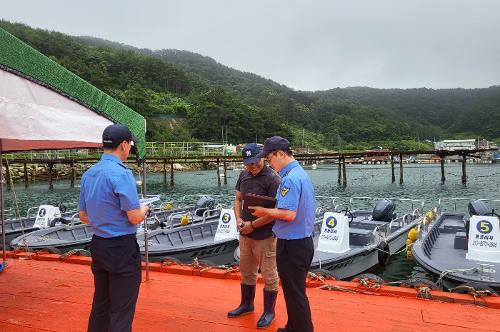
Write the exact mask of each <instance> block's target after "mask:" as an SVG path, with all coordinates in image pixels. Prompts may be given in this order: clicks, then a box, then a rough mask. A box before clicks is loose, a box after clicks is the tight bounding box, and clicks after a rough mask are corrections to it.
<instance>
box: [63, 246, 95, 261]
mask: <svg viewBox="0 0 500 332" xmlns="http://www.w3.org/2000/svg"><path fill="white" fill-rule="evenodd" d="M81 252H84V253H86V254H87V255H90V251H88V250H85V249H73V250H70V251H68V252H66V253H64V254H62V255H60V256H59V259H60V260H62V261H64V260H65V259H67V258H68V257H70V256H73V255H76V254H79V253H81Z"/></svg>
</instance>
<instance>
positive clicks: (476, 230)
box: [466, 216, 500, 263]
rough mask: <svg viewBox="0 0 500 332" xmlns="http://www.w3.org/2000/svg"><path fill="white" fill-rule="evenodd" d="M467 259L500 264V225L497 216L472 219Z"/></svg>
mask: <svg viewBox="0 0 500 332" xmlns="http://www.w3.org/2000/svg"><path fill="white" fill-rule="evenodd" d="M466 257H467V259H474V260H479V261H486V262H494V263H500V225H499V221H498V218H497V217H495V216H472V217H471V218H470V230H469V248H468V251H467V255H466Z"/></svg>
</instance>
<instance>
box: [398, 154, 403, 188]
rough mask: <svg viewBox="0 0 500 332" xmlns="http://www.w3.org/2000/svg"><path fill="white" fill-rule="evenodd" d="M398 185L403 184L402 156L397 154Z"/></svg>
mask: <svg viewBox="0 0 500 332" xmlns="http://www.w3.org/2000/svg"><path fill="white" fill-rule="evenodd" d="M399 184H403V154H402V153H400V154H399Z"/></svg>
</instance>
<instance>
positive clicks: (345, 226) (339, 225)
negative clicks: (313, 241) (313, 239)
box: [317, 212, 349, 253]
mask: <svg viewBox="0 0 500 332" xmlns="http://www.w3.org/2000/svg"><path fill="white" fill-rule="evenodd" d="M317 249H318V250H320V251H325V252H332V253H343V252H346V251H348V250H349V222H348V220H347V216H345V215H344V214H342V213H333V212H325V215H324V216H323V223H322V226H321V235H320V236H319V240H318V248H317Z"/></svg>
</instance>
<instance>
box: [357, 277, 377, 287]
mask: <svg viewBox="0 0 500 332" xmlns="http://www.w3.org/2000/svg"><path fill="white" fill-rule="evenodd" d="M359 284H360V285H361V286H362V287H365V288H374V289H379V288H380V286H381V285H380V284H379V283H378V282H377V281H375V280H373V279H370V278H361V279H359Z"/></svg>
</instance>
